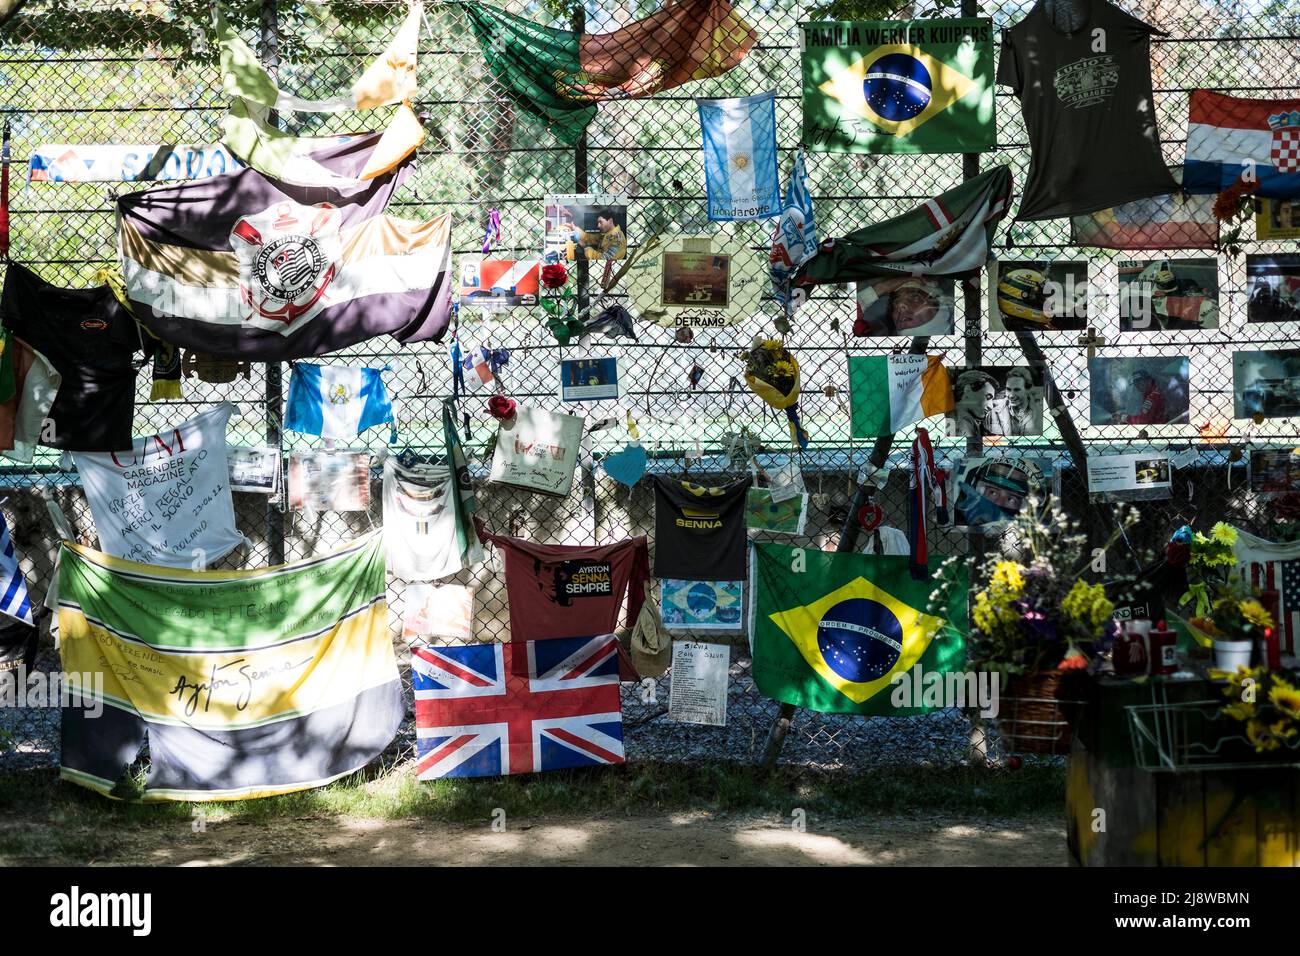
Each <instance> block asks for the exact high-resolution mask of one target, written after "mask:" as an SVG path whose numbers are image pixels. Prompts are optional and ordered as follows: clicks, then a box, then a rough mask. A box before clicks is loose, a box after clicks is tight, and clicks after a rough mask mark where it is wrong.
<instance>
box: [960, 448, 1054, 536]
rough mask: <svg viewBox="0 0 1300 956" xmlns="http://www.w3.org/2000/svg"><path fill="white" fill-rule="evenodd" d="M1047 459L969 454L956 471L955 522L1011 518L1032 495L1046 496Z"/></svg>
mask: <svg viewBox="0 0 1300 956" xmlns="http://www.w3.org/2000/svg"><path fill="white" fill-rule="evenodd" d="M1047 473H1048V471H1047V469H1046V468H1045V467H1044V463H1042V462H1038V461H1034V460H1031V459H1025V458H967V459H965V460H964V461H962V463H961V465H960V466H959V467H958V468H957V469H956V472H955V473H954V492H955V495H954V497H955V499H956V502H957V504H956V507H955V508H954V509H953V524H954V525H955V526H958V527H979V526H981V525H988V524H997V523H999V522H1003V521H1010V520H1012V519H1013V518H1015V517H1016V515H1018V514H1019V513H1020V510H1021V509H1022V508H1024V507H1025V506H1026V504H1027V503H1028V502H1029V501H1030V499H1031V498H1033V499H1037V500H1038V501H1039V502H1040V503H1041V502H1042V501H1044V500H1045V499H1046V498H1047V486H1046V481H1045V478H1044V475H1045V474H1047Z"/></svg>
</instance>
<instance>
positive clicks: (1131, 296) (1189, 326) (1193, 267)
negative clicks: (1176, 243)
mask: <svg viewBox="0 0 1300 956" xmlns="http://www.w3.org/2000/svg"><path fill="white" fill-rule="evenodd" d="M1118 278H1119V325H1120V329H1121V330H1122V331H1124V332H1143V331H1157V332H1160V331H1163V332H1173V331H1180V332H1186V331H1193V330H1196V329H1217V328H1218V327H1219V264H1218V262H1217V261H1216V260H1215V259H1212V258H1192V259H1156V260H1153V261H1149V262H1147V261H1142V262H1121V263H1120V264H1119V276H1118Z"/></svg>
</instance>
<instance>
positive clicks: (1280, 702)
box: [1220, 667, 1300, 753]
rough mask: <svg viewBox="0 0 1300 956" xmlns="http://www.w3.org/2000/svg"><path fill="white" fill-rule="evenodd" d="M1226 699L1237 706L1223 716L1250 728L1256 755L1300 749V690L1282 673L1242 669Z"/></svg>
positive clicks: (1231, 678)
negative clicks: (1285, 749) (1272, 751)
mask: <svg viewBox="0 0 1300 956" xmlns="http://www.w3.org/2000/svg"><path fill="white" fill-rule="evenodd" d="M1223 695H1224V696H1225V697H1227V698H1228V699H1229V700H1232V701H1233V702H1232V703H1230V704H1226V705H1224V707H1223V709H1222V710H1221V711H1220V713H1221V714H1222V715H1223V716H1225V717H1228V718H1230V719H1232V720H1235V721H1240V722H1241V723H1243V724H1245V725H1246V739H1247V740H1248V741H1249V742H1250V744H1251V746H1253V747H1254V748H1255V752H1256V753H1266V752H1268V751H1270V750H1279V749H1281V748H1282V747H1290V748H1295V747H1297V746H1300V687H1297V686H1296V685H1295V684H1294V683H1292V682H1291V681H1290V680H1287V679H1286V677H1284V676H1283V675H1282V674H1281V673H1279V672H1278V671H1271V672H1270V671H1268V670H1267V669H1266V668H1263V667H1259V668H1255V669H1254V670H1251V669H1249V668H1245V667H1242V668H1239V669H1238V670H1237V672H1236V673H1235V674H1231V675H1229V677H1228V685H1227V686H1226V687H1224V688H1223Z"/></svg>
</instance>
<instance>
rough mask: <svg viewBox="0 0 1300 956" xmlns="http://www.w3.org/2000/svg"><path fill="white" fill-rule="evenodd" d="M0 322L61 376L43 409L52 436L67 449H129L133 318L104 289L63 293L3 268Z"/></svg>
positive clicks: (20, 270)
mask: <svg viewBox="0 0 1300 956" xmlns="http://www.w3.org/2000/svg"><path fill="white" fill-rule="evenodd" d="M0 324H3V325H4V327H5V328H6V329H8V330H9V331H10V332H11V333H13V334H14V335H15V336H17V337H18V338H20V339H22V340H23V341H24V342H26V343H27V344H28V345H30V346H31V347H32V348H33V349H35V350H36V351H37V352H39V353H41V354H42V355H44V356H45V357H46V358H47V359H49V361H50V364H51V365H53V366H54V368H55V370H56V371H57V372H58V373H59V375H61V376H62V381H61V382H60V384H59V392H58V395H56V396H55V399H54V404H53V405H52V406H51V407H50V415H49V417H50V418H51V419H52V421H53V423H54V424H53V429H52V431H53V435H52V436H50V434H49V432H47V431H46V430H45V429H42V437H41V440H40V441H41V444H42V445H48V446H49V447H51V448H62V449H64V450H66V451H130V449H131V421H132V418H133V417H134V415H135V373H136V366H135V363H134V361H133V360H134V357H135V352H136V350H137V349H139V348H140V347H141V345H140V335H139V332H138V331H137V329H136V326H135V320H134V319H133V318H132V317H131V315H130V314H129V313H128V312H127V311H126V310H125V309H123V308H122V306H121V304H120V303H119V302H118V301H117V299H116V297H114V295H113V291H112V290H111V289H110V288H109V287H108V286H107V285H102V286H96V287H95V288H92V289H62V288H59V287H58V286H55V285H51V284H50V283H48V282H46V281H45V280H44V279H42V278H41V277H40V276H38V275H37V274H36V273H34V272H32V271H31V270H30V269H28V268H26V267H25V266H21V265H19V264H18V263H10V265H9V269H8V271H7V272H6V274H5V285H4V294H3V295H0Z"/></svg>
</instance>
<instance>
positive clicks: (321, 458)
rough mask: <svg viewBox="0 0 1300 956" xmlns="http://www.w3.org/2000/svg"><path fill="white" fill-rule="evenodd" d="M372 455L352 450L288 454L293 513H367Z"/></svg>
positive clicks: (290, 499) (290, 501) (290, 496)
mask: <svg viewBox="0 0 1300 956" xmlns="http://www.w3.org/2000/svg"><path fill="white" fill-rule="evenodd" d="M369 507H370V455H369V454H368V453H366V452H350V451H295V452H291V453H290V455H289V508H290V509H291V510H293V511H366V510H367V509H369Z"/></svg>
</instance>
